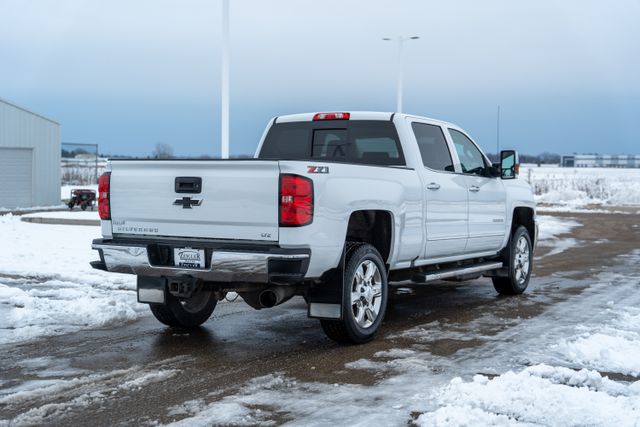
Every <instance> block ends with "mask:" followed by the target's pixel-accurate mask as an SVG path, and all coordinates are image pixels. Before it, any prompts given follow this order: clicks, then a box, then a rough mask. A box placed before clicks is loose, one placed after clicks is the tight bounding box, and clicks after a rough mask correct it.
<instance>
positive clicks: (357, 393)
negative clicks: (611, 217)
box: [167, 226, 640, 427]
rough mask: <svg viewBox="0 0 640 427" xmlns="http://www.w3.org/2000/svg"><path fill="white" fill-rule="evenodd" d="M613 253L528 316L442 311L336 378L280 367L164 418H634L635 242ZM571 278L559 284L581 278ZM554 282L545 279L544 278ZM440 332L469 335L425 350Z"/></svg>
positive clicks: (309, 421) (629, 422)
mask: <svg viewBox="0 0 640 427" xmlns="http://www.w3.org/2000/svg"><path fill="white" fill-rule="evenodd" d="M558 230H561V227H560V226H558V227H556V228H555V229H554V231H556V232H557V231H558ZM565 230H566V228H565ZM549 235H550V236H553V234H549ZM621 261H623V262H624V266H623V267H622V268H621V267H617V268H616V269H615V270H613V272H604V273H601V274H599V275H597V276H595V277H594V278H592V279H590V280H589V283H590V286H589V287H588V288H587V289H585V290H584V291H583V292H582V293H581V294H579V295H576V296H574V297H571V298H569V299H568V300H566V301H562V302H558V303H554V304H551V305H549V306H548V309H547V311H546V312H544V313H542V314H540V315H538V316H536V317H533V318H529V319H520V318H510V319H503V318H500V317H499V316H496V314H494V313H493V312H487V313H482V314H481V315H480V316H479V317H477V319H476V320H474V321H473V322H471V324H469V323H465V324H458V323H456V322H450V321H448V320H446V319H442V320H439V321H437V322H428V323H425V324H422V325H416V326H415V327H414V328H412V329H410V330H407V331H405V332H401V333H399V334H392V335H388V336H386V337H385V336H380V337H379V338H378V339H379V340H382V341H383V343H382V344H381V346H383V348H384V341H387V342H388V343H389V344H396V346H394V345H390V346H389V347H387V348H388V349H387V350H380V351H378V352H376V353H374V355H373V356H372V357H371V358H370V359H356V360H354V361H352V362H349V363H347V364H346V365H345V367H344V371H340V372H338V374H342V375H344V382H340V383H337V384H335V383H334V384H331V383H322V382H303V381H298V380H296V378H293V377H291V376H289V375H287V374H286V373H284V372H276V373H274V374H272V375H266V376H263V377H259V378H255V379H253V380H251V381H248V382H247V383H245V384H244V385H243V386H242V387H241V388H240V389H239V390H238V391H237V392H231V393H230V394H228V395H224V396H222V397H221V395H220V394H221V393H220V390H217V389H216V388H215V386H213V387H212V391H211V393H209V394H203V395H202V397H201V398H199V399H197V400H190V401H186V402H184V403H182V404H179V405H176V406H174V407H171V408H168V411H167V413H168V414H170V415H171V416H173V417H176V418H177V419H176V421H175V422H173V423H172V424H171V425H174V426H187V425H188V426H192V425H194V426H208V425H273V424H274V419H276V420H278V422H277V423H276V424H280V423H284V424H286V425H291V426H298V425H299V426H332V425H363V426H364V425H388V426H402V425H414V424H415V425H420V426H484V425H504V426H515V425H518V426H534V425H535V426H539V425H563V426H565V425H566V426H584V425H590V426H608V425H616V426H620V427H624V426H634V427H637V426H638V425H640V381H638V379H640V378H639V376H638V375H639V374H638V373H637V371H636V369H637V366H638V361H637V360H636V359H638V357H637V355H638V354H640V352H639V351H638V347H637V346H640V336H639V333H640V317H639V316H640V309H638V308H636V307H637V306H638V305H639V304H640V293H638V292H637V290H638V286H640V251H636V252H634V253H632V254H629V255H625V256H622V257H621ZM619 270H622V271H625V273H624V274H621V273H618V272H617V271H619ZM571 281H572V280H571V279H567V280H566V282H567V283H566V286H573V285H576V286H577V285H579V284H582V286H584V283H582V282H579V281H576V283H575V284H572V283H571ZM556 283H557V282H556V281H554V280H553V279H550V282H549V285H548V286H550V287H552V288H555V287H556V286H557V285H556ZM527 298H528V299H529V298H536V295H535V294H534V295H529V296H527ZM504 303H505V304H511V303H513V304H514V307H518V306H519V305H521V304H523V303H526V301H525V302H523V301H522V300H521V299H520V300H519V302H516V301H515V300H513V299H511V300H505V302H504ZM576 307H580V309H579V310H577V309H576ZM479 310H482V308H479ZM476 326H477V327H476ZM478 330H482V331H487V332H486V335H481V334H478V333H477V331H478ZM491 331H493V332H491ZM605 336H607V337H613V338H616V337H617V338H624V339H625V340H626V341H624V342H625V343H626V344H625V345H626V347H623V345H621V344H620V343H622V342H623V341H619V342H618V343H617V345H618V346H617V347H615V346H614V347H613V348H611V354H607V353H606V352H603V351H602V350H604V349H605V347H607V346H608V345H610V343H611V341H609V340H604V339H603V337H605ZM440 340H455V341H463V342H464V341H469V340H475V344H474V345H472V346H463V347H462V348H461V349H460V350H458V351H457V352H455V353H453V354H451V355H448V356H446V357H444V356H438V355H435V354H431V353H430V351H429V348H430V346H429V344H430V343H434V342H437V341H440ZM585 340H587V341H585ZM588 340H591V341H588ZM398 342H401V343H402V344H403V345H402V347H397V343H398ZM379 345H380V344H379ZM579 349H582V353H578V350H579ZM586 349H589V351H586ZM614 353H615V357H612V355H613V354H614ZM618 353H619V354H618ZM634 355H635V356H636V357H634ZM354 370H365V371H367V372H370V373H371V374H372V375H373V376H374V378H376V381H375V383H374V384H373V385H363V384H351V383H350V379H351V377H352V373H353V371H354ZM612 373H625V374H626V375H630V377H625V378H624V379H619V378H615V377H612V376H611V375H612ZM359 376H361V375H359ZM174 419H175V418H174Z"/></svg>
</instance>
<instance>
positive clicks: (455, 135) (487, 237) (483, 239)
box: [449, 129, 507, 253]
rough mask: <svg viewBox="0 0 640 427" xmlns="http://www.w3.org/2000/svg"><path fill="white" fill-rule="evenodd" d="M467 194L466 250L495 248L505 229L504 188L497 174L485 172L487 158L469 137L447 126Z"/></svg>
mask: <svg viewBox="0 0 640 427" xmlns="http://www.w3.org/2000/svg"><path fill="white" fill-rule="evenodd" d="M449 135H451V139H452V141H453V145H454V147H455V150H456V153H457V155H458V159H459V160H460V166H461V168H462V173H463V174H464V176H465V179H466V183H467V189H468V194H469V240H468V241H467V247H466V250H465V252H467V253H478V252H487V251H498V250H499V249H500V247H501V246H502V242H503V240H504V236H505V232H506V223H505V215H506V209H507V206H506V192H505V189H504V184H503V183H502V180H501V179H499V178H492V177H489V176H488V168H489V164H488V161H487V160H486V159H485V157H484V155H483V154H482V152H481V151H480V149H478V147H477V146H476V145H475V143H474V142H473V141H471V139H470V138H469V137H468V136H466V135H465V134H464V133H462V132H461V131H459V130H456V129H449Z"/></svg>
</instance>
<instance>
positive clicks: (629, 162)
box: [561, 154, 640, 168]
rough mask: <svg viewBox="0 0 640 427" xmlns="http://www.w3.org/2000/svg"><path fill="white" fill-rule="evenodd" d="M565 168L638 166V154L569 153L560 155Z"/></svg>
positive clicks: (639, 166) (639, 160)
mask: <svg viewBox="0 0 640 427" xmlns="http://www.w3.org/2000/svg"><path fill="white" fill-rule="evenodd" d="M561 166H562V167H565V168H640V156H634V155H626V154H622V155H618V156H616V155H609V154H570V155H564V156H562V163H561Z"/></svg>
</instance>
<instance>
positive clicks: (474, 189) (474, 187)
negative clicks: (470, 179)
mask: <svg viewBox="0 0 640 427" xmlns="http://www.w3.org/2000/svg"><path fill="white" fill-rule="evenodd" d="M469 191H472V192H474V193H477V192H478V191H480V187H478V186H477V185H472V186H471V187H469Z"/></svg>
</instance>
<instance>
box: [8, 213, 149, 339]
mask: <svg viewBox="0 0 640 427" xmlns="http://www.w3.org/2000/svg"><path fill="white" fill-rule="evenodd" d="M0 236H1V237H0V238H1V242H2V244H1V245H0V319H2V322H1V323H0V344H7V343H12V342H18V341H24V340H30V339H33V338H37V337H40V336H47V335H57V334H62V333H68V332H73V331H76V330H79V329H83V328H92V327H103V326H108V325H114V324H121V323H122V322H126V321H131V320H134V319H136V318H138V317H139V316H141V315H142V314H143V313H147V311H148V309H147V307H146V305H144V304H139V303H138V302H137V298H136V295H135V277H134V276H132V275H122V274H114V273H107V272H103V271H99V270H94V269H92V268H91V266H90V265H89V262H90V261H94V260H96V259H97V252H95V251H93V250H91V241H92V240H93V239H94V238H98V237H100V228H99V227H86V226H71V225H49V224H35V223H28V222H22V221H21V220H20V217H16V216H12V215H11V214H9V215H4V216H0Z"/></svg>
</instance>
